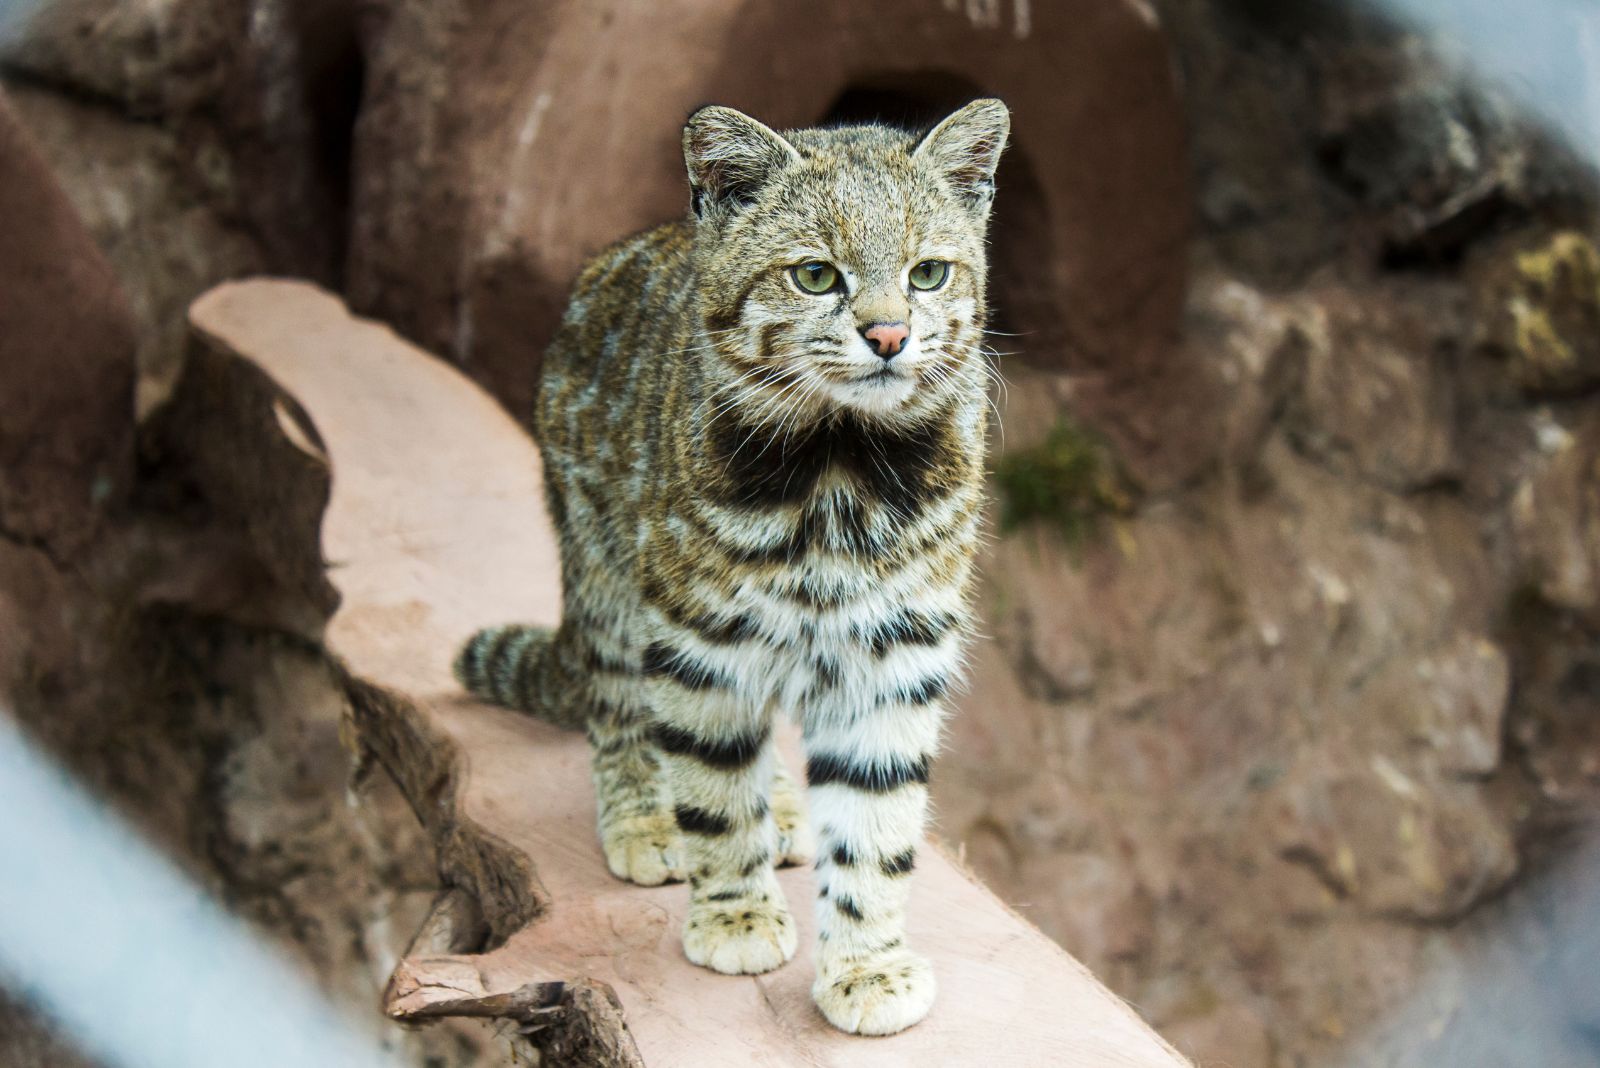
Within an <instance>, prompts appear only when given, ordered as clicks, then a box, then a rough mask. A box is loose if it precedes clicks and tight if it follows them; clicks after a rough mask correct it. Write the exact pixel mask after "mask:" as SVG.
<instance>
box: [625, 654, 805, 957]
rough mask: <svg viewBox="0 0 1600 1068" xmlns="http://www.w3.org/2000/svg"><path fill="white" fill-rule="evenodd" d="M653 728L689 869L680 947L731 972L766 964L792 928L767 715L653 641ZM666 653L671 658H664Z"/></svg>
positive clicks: (790, 950) (788, 946)
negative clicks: (776, 864)
mask: <svg viewBox="0 0 1600 1068" xmlns="http://www.w3.org/2000/svg"><path fill="white" fill-rule="evenodd" d="M653 657H654V660H655V661H656V664H655V672H654V674H655V675H656V677H657V678H658V680H660V687H659V689H658V690H657V694H656V700H655V701H654V704H655V711H656V720H655V725H654V728H653V730H652V732H651V736H652V739H653V740H654V742H655V744H656V747H657V749H658V750H659V751H660V753H661V758H662V762H663V764H664V765H665V767H666V771H667V778H668V782H669V783H670V786H671V791H672V798H673V804H674V810H673V811H674V814H675V816H676V819H677V823H678V829H679V831H680V832H681V833H682V835H683V843H684V854H685V860H686V868H687V871H688V877H689V915H688V919H687V920H686V921H685V923H684V930H683V950H684V954H685V955H686V956H687V957H688V958H689V959H690V960H691V961H693V962H694V963H695V964H699V965H702V966H704V967H707V968H710V969H712V970H713V971H718V972H723V973H726V974H729V975H752V974H757V973H760V972H767V971H771V970H772V969H773V968H776V967H778V966H779V965H781V964H783V963H784V962H786V961H788V960H789V958H791V957H793V956H794V951H795V946H796V944H797V941H798V937H797V934H796V931H795V925H794V920H793V919H792V918H791V917H790V915H789V907H788V904H787V903H786V902H785V901H784V897H783V891H782V889H780V888H779V886H778V880H777V877H776V876H774V875H773V872H772V863H773V858H774V856H775V850H776V846H777V834H776V829H775V827H774V825H773V820H772V814H771V811H770V806H769V804H768V796H769V791H770V788H771V783H772V775H773V767H774V764H775V761H776V759H777V754H776V752H775V751H774V746H773V740H772V721H771V717H770V715H769V714H768V712H767V711H766V709H765V708H763V707H762V706H761V705H759V704H756V703H753V702H750V701H747V700H744V699H741V698H740V697H739V696H738V695H736V694H735V693H733V692H732V691H731V690H730V689H724V688H722V687H720V686H718V685H717V684H716V682H715V680H714V679H713V678H712V677H711V673H710V672H707V671H697V670H696V665H695V663H694V661H692V660H691V659H688V657H687V656H686V655H685V654H674V653H671V652H669V651H663V650H659V649H658V650H657V651H656V653H654V654H653ZM664 657H672V659H670V660H663V658H664Z"/></svg>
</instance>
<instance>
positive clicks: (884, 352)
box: [861, 323, 911, 359]
mask: <svg viewBox="0 0 1600 1068" xmlns="http://www.w3.org/2000/svg"><path fill="white" fill-rule="evenodd" d="M861 336H862V337H864V338H866V339H867V344H869V345H874V346H876V347H877V349H878V355H879V356H882V357H883V358H884V359H888V358H889V357H891V356H898V355H899V354H900V350H901V349H903V348H905V347H906V338H908V337H910V336H911V328H910V327H909V326H907V325H906V324H905V323H873V324H872V325H871V326H869V327H867V328H866V329H865V330H863V331H861Z"/></svg>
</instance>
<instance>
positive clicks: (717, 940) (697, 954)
mask: <svg viewBox="0 0 1600 1068" xmlns="http://www.w3.org/2000/svg"><path fill="white" fill-rule="evenodd" d="M797 943H798V935H797V933H796V931H795V926H794V920H793V919H792V918H790V916H789V909H788V907H787V906H785V905H784V903H783V900H782V898H772V897H770V896H764V897H757V898H747V899H745V900H743V901H730V902H709V901H705V902H698V903H695V904H692V905H690V906H689V918H688V920H687V921H685V922H684V925H683V952H684V955H685V956H687V957H688V958H689V959H690V960H691V961H693V962H694V963H695V964H698V965H700V966H701V967H702V968H710V969H711V970H712V971H714V972H722V973H723V974H724V975H759V974H761V973H762V972H770V971H772V969H774V968H776V967H778V966H780V965H782V964H784V963H786V962H788V960H789V959H790V958H791V957H793V956H794V951H795V946H796V945H797Z"/></svg>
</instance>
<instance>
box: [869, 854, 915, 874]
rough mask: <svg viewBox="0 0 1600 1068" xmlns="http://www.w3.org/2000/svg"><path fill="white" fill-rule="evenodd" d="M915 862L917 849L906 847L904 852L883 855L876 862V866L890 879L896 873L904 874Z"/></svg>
mask: <svg viewBox="0 0 1600 1068" xmlns="http://www.w3.org/2000/svg"><path fill="white" fill-rule="evenodd" d="M916 864H917V851H916V850H915V849H908V850H906V851H905V852H904V853H897V854H895V855H894V856H892V857H884V858H883V859H882V860H880V861H879V862H878V867H879V869H880V870H882V872H883V874H885V875H887V876H889V877H890V878H891V879H892V878H894V877H895V876H896V875H905V874H906V873H907V872H909V871H910V870H911V869H912V868H914V867H916Z"/></svg>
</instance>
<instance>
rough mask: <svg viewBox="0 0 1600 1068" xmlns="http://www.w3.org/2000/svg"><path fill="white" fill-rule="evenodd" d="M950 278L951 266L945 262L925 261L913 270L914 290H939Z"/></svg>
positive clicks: (912, 282) (912, 281)
mask: <svg viewBox="0 0 1600 1068" xmlns="http://www.w3.org/2000/svg"><path fill="white" fill-rule="evenodd" d="M949 277H950V265H949V264H948V263H946V262H945V261H944V260H923V261H922V262H921V263H919V264H917V265H916V266H915V267H913V268H911V286H912V288H913V289H938V288H939V287H940V286H942V285H944V280H945V279H946V278H949Z"/></svg>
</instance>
